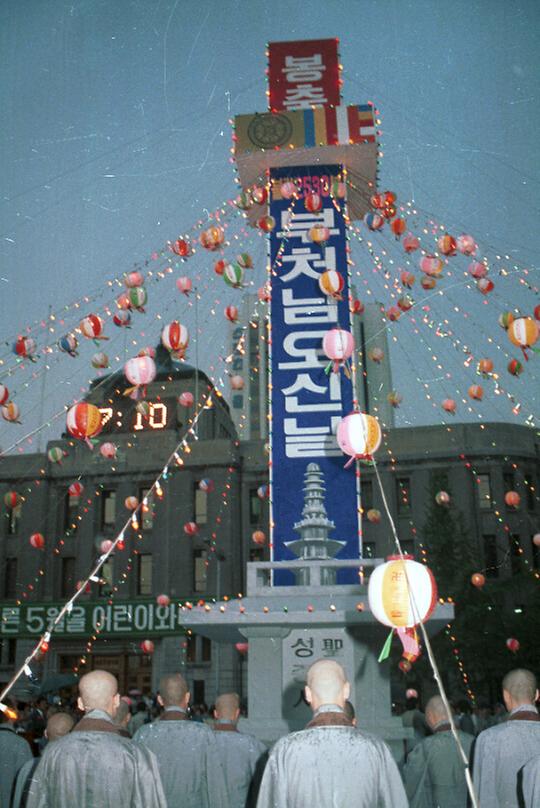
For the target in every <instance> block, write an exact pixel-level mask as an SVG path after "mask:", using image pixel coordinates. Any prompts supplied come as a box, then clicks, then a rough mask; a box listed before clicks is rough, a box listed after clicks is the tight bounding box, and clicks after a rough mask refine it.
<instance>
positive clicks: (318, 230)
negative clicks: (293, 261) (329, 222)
mask: <svg viewBox="0 0 540 808" xmlns="http://www.w3.org/2000/svg"><path fill="white" fill-rule="evenodd" d="M330 235H331V234H330V228H329V227H324V226H323V225H321V224H316V225H315V226H314V227H312V228H311V229H310V230H309V233H308V236H309V238H310V240H311V241H312V242H313V243H314V244H326V243H327V242H328V241H329V240H330Z"/></svg>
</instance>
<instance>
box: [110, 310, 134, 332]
mask: <svg viewBox="0 0 540 808" xmlns="http://www.w3.org/2000/svg"><path fill="white" fill-rule="evenodd" d="M113 323H114V324H115V325H117V326H118V327H119V328H129V327H130V325H131V314H130V313H129V311H125V310H123V309H120V311H117V312H116V313H115V314H114V315H113Z"/></svg>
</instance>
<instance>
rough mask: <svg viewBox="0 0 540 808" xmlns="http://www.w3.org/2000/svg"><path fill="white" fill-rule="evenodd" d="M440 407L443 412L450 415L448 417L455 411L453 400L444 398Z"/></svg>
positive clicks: (455, 405)
mask: <svg viewBox="0 0 540 808" xmlns="http://www.w3.org/2000/svg"><path fill="white" fill-rule="evenodd" d="M441 407H442V408H443V410H444V411H445V412H448V413H450V415H454V413H455V412H456V409H457V404H456V402H455V401H454V399H453V398H445V399H444V401H443V403H442V404H441Z"/></svg>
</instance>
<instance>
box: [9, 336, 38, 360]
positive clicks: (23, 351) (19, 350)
mask: <svg viewBox="0 0 540 808" xmlns="http://www.w3.org/2000/svg"><path fill="white" fill-rule="evenodd" d="M36 350H37V343H36V341H35V339H32V337H17V339H16V340H15V342H14V343H13V353H14V354H16V355H17V356H21V357H22V358H23V359H31V358H32V357H33V356H34V354H35V352H36Z"/></svg>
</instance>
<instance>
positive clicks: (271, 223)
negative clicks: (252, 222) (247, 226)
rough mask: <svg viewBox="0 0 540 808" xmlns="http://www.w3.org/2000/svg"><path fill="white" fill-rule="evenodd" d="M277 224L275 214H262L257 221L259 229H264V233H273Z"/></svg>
mask: <svg viewBox="0 0 540 808" xmlns="http://www.w3.org/2000/svg"><path fill="white" fill-rule="evenodd" d="M275 226H276V220H275V219H274V217H273V216H261V218H260V219H259V220H258V221H257V227H258V228H259V230H262V231H263V233H271V232H272V230H273V229H274V227H275Z"/></svg>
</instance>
